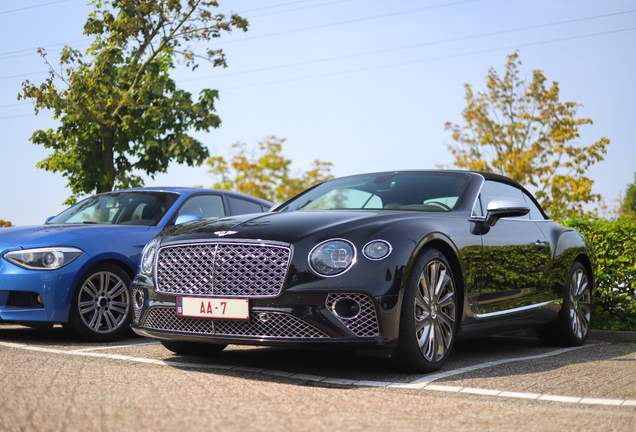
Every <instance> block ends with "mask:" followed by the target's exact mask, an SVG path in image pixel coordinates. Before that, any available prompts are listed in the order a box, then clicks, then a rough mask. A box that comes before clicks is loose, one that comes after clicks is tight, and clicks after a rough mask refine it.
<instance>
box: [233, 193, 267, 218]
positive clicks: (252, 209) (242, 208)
mask: <svg viewBox="0 0 636 432" xmlns="http://www.w3.org/2000/svg"><path fill="white" fill-rule="evenodd" d="M227 198H228V202H229V204H230V211H231V212H232V214H233V215H240V214H247V213H262V212H263V208H262V207H261V205H260V204H259V203H255V202H254V201H248V200H244V199H241V198H235V197H232V196H228V197H227Z"/></svg>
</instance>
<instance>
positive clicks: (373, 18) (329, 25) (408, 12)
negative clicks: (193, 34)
mask: <svg viewBox="0 0 636 432" xmlns="http://www.w3.org/2000/svg"><path fill="white" fill-rule="evenodd" d="M478 1H481V0H462V1H458V2H453V3H446V4H439V5H433V6H426V7H421V8H417V9H409V10H405V11H400V12H391V13H387V14H382V15H374V16H370V17H365V18H355V19H352V20H347V21H339V22H335V23H328V24H319V25H316V26H311V27H302V28H299V29H293V30H284V31H280V32H276V33H268V34H264V35H258V36H252V37H245V38H241V39H234V40H230V41H225V42H224V44H228V43H236V42H244V41H248V40H254V39H262V38H267V37H272V36H280V35H284V34H290V33H299V32H303V31H307V30H316V29H320V28H325V27H333V26H339V25H345V24H353V23H356V22H362V21H369V20H375V19H380V18H387V17H391V16H397V15H405V14H410V13H415V12H422V11H426V10H433V9H441V8H445V7H449V6H457V5H461V4H466V3H474V2H478Z"/></svg>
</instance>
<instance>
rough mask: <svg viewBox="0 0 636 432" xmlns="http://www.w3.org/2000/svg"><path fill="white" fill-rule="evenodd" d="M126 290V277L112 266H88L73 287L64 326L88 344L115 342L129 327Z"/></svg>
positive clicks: (128, 280) (128, 297)
mask: <svg viewBox="0 0 636 432" xmlns="http://www.w3.org/2000/svg"><path fill="white" fill-rule="evenodd" d="M129 287H130V277H128V275H127V274H126V272H124V271H123V270H122V269H121V268H119V267H117V266H116V265H113V264H108V263H103V264H97V265H95V266H93V267H91V268H90V269H89V270H88V271H87V272H86V273H85V274H84V276H82V278H81V279H80V281H79V283H78V285H77V289H76V290H75V294H74V295H73V302H72V303H71V311H70V314H69V321H68V323H67V324H65V327H67V328H68V329H69V330H70V331H71V332H72V333H74V334H75V335H76V336H78V337H80V338H81V339H84V340H87V341H91V342H107V341H111V340H115V339H117V338H118V337H120V336H121V335H122V334H123V333H124V332H126V330H128V328H129V327H130V322H131V307H130V295H129V291H128V290H129Z"/></svg>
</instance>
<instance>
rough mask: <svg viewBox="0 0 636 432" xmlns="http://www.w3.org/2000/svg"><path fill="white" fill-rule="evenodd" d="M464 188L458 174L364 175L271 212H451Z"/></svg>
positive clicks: (320, 187) (316, 190)
mask: <svg viewBox="0 0 636 432" xmlns="http://www.w3.org/2000/svg"><path fill="white" fill-rule="evenodd" d="M465 185H466V176H465V175H462V174H459V173H445V174H439V173H437V174H434V173H387V174H368V175H361V176H355V177H345V178H341V179H336V180H331V181H327V182H325V183H322V184H320V185H318V186H316V187H315V188H313V189H309V190H308V191H306V192H304V193H302V194H300V195H298V196H296V197H294V198H292V199H291V200H290V201H288V202H286V203H284V204H283V205H282V206H281V207H280V208H279V209H276V210H275V211H281V212H282V211H292V210H338V209H347V210H361V209H373V210H380V209H390V210H415V211H438V212H439V211H444V212H448V211H451V210H452V209H453V208H454V207H455V204H456V203H457V201H458V200H459V197H460V196H461V194H462V192H463V190H464V186H465Z"/></svg>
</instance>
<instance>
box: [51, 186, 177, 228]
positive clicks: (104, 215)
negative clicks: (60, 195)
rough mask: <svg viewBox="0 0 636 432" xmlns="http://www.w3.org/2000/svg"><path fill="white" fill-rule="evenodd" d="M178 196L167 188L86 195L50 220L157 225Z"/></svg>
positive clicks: (54, 221)
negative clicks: (160, 190) (156, 190)
mask: <svg viewBox="0 0 636 432" xmlns="http://www.w3.org/2000/svg"><path fill="white" fill-rule="evenodd" d="M177 198H179V194H176V193H168V192H150V191H135V192H131V191H126V192H111V193H107V194H101V195H96V196H92V197H90V198H87V199H85V200H83V201H81V202H79V203H77V204H75V205H74V206H72V207H69V208H68V209H66V210H64V211H63V212H62V213H60V214H59V215H57V216H55V217H54V218H53V219H51V220H50V221H48V222H47V224H110V225H146V226H150V225H157V224H158V223H159V221H160V220H161V218H163V216H164V215H165V214H166V212H167V211H168V209H170V207H171V206H172V205H173V204H174V202H175V201H176V200H177Z"/></svg>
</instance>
